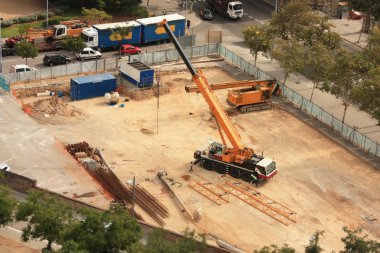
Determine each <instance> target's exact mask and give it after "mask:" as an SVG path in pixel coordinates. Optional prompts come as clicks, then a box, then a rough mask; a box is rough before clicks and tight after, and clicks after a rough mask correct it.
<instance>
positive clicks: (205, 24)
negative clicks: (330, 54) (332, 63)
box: [3, 0, 360, 73]
mask: <svg viewBox="0 0 380 253" xmlns="http://www.w3.org/2000/svg"><path fill="white" fill-rule="evenodd" d="M241 1H242V2H243V4H244V12H245V13H244V17H243V18H242V19H241V20H228V19H226V18H224V17H222V16H220V15H218V14H215V15H214V16H215V18H214V19H213V20H211V21H202V20H201V19H200V17H199V14H198V13H199V10H200V9H201V8H202V7H205V6H207V3H206V2H205V1H196V2H195V3H194V6H193V14H190V13H186V12H185V11H183V12H181V14H182V15H184V16H186V18H190V19H191V20H192V33H193V34H196V35H197V43H199V44H204V41H205V34H206V33H207V31H218V30H220V31H222V33H223V43H224V44H226V45H232V46H236V47H239V48H241V49H242V50H248V47H247V46H246V45H245V43H244V38H243V34H242V32H241V30H242V28H243V27H244V26H247V25H249V24H251V23H257V24H260V23H261V24H264V23H267V22H269V20H270V19H271V16H272V13H273V11H274V3H275V1H274V0H255V1H251V0H241ZM150 3H151V6H150V10H151V11H153V12H154V13H155V14H156V15H161V8H162V6H161V2H159V3H158V4H157V5H156V6H155V5H154V0H151V1H150ZM165 8H166V9H167V10H168V13H172V12H173V13H174V12H178V6H177V5H175V4H174V5H173V3H171V4H169V3H168V4H167V6H166V5H165ZM343 46H344V47H345V48H346V49H347V50H348V51H349V52H356V51H359V50H360V48H358V47H357V46H355V45H354V44H352V43H348V42H346V41H343ZM168 47H172V45H171V44H161V45H150V46H144V47H142V49H143V50H144V51H155V50H160V49H165V48H168ZM58 53H62V54H65V55H68V56H70V57H71V56H72V54H71V53H69V52H65V51H58ZM102 54H103V56H102V57H103V58H109V57H118V54H117V52H103V53H102ZM44 55H45V53H40V54H39V56H38V57H36V58H35V59H28V65H29V66H32V67H35V68H37V69H40V68H45V66H44V65H43V64H42V59H43V57H44ZM24 63H25V60H24V59H21V58H20V57H18V56H7V57H4V58H3V73H8V71H9V68H10V66H11V65H13V64H24Z"/></svg>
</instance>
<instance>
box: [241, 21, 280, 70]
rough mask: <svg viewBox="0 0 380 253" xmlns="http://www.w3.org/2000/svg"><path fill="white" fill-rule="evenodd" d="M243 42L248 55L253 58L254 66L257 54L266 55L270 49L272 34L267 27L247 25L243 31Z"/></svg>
mask: <svg viewBox="0 0 380 253" xmlns="http://www.w3.org/2000/svg"><path fill="white" fill-rule="evenodd" d="M243 34H244V40H245V42H246V43H247V44H248V46H249V50H250V53H251V54H252V55H253V56H254V57H255V65H256V61H257V55H258V53H259V52H262V53H266V52H267V51H268V50H269V49H270V48H271V44H272V43H271V42H272V40H273V33H272V32H271V31H270V30H269V27H267V26H258V25H255V24H252V25H249V26H247V27H246V28H244V29H243Z"/></svg>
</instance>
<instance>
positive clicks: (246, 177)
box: [241, 171, 252, 182]
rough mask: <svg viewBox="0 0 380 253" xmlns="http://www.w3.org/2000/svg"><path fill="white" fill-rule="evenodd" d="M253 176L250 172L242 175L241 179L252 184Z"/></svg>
mask: <svg viewBox="0 0 380 253" xmlns="http://www.w3.org/2000/svg"><path fill="white" fill-rule="evenodd" d="M251 174H252V173H250V172H248V171H244V172H242V173H241V179H243V180H244V181H246V182H251V180H252V177H251Z"/></svg>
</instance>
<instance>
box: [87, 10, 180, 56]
mask: <svg viewBox="0 0 380 253" xmlns="http://www.w3.org/2000/svg"><path fill="white" fill-rule="evenodd" d="M162 19H166V20H167V22H168V23H169V25H170V28H171V29H172V31H173V33H174V34H175V36H177V37H179V36H184V35H185V28H186V25H185V23H186V18H185V17H184V16H182V15H179V14H176V13H175V14H169V15H163V16H157V17H150V18H141V19H136V20H135V21H128V22H119V23H110V24H99V25H93V26H92V27H91V28H87V29H83V31H82V38H83V39H84V42H85V43H86V46H87V47H91V48H97V49H98V50H99V51H103V50H109V49H110V50H112V49H114V50H115V49H118V48H120V46H121V45H124V44H131V45H141V44H149V43H158V42H161V41H165V40H168V39H169V36H168V35H167V34H166V32H165V30H164V29H163V28H162V27H157V26H156V24H157V23H158V22H159V21H160V20H162ZM117 27H130V28H131V31H130V32H129V34H128V35H127V36H125V37H124V38H121V37H120V36H118V35H117V34H115V33H114V30H115V29H116V28H117Z"/></svg>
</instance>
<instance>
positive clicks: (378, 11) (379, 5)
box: [348, 0, 380, 33]
mask: <svg viewBox="0 0 380 253" xmlns="http://www.w3.org/2000/svg"><path fill="white" fill-rule="evenodd" d="M348 6H349V7H350V9H354V10H357V11H361V12H364V17H363V24H362V29H361V31H362V32H365V33H369V30H370V26H371V16H374V17H375V20H380V2H379V1H378V0H365V1H363V0H348Z"/></svg>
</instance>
